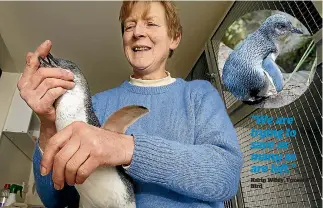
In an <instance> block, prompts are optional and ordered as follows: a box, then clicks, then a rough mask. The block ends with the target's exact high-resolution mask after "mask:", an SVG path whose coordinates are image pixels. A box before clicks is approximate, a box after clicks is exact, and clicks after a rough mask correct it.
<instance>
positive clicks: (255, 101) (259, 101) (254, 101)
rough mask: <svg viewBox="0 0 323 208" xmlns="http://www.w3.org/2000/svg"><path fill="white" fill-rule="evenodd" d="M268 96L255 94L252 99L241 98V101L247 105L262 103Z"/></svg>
mask: <svg viewBox="0 0 323 208" xmlns="http://www.w3.org/2000/svg"><path fill="white" fill-rule="evenodd" d="M268 98H269V96H266V97H260V96H257V97H254V99H253V100H242V102H243V103H244V104H247V105H257V104H259V103H262V102H263V101H265V100H266V99H268Z"/></svg>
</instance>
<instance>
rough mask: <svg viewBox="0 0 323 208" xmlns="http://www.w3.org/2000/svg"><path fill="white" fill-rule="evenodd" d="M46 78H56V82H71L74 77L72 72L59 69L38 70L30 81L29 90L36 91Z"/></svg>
mask: <svg viewBox="0 0 323 208" xmlns="http://www.w3.org/2000/svg"><path fill="white" fill-rule="evenodd" d="M47 78H56V79H58V80H66V81H72V80H73V78H74V75H73V73H72V72H70V71H68V70H65V69H60V68H39V70H38V71H37V72H36V73H35V74H34V75H33V76H32V77H31V79H30V84H29V85H30V88H31V89H33V90H34V89H36V88H37V87H38V86H39V85H40V84H42V83H43V81H44V80H46V79H47Z"/></svg>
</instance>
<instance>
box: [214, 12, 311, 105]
mask: <svg viewBox="0 0 323 208" xmlns="http://www.w3.org/2000/svg"><path fill="white" fill-rule="evenodd" d="M316 54H317V53H316V46H315V42H314V40H313V38H312V36H311V34H310V33H309V31H308V30H307V28H306V26H304V25H303V24H302V23H301V22H300V21H299V20H297V19H296V18H294V17H293V16H291V15H289V14H287V13H283V12H280V11H272V10H258V11H254V12H251V13H248V14H246V15H244V16H242V17H240V18H239V19H237V20H236V21H235V22H233V24H231V25H230V27H229V28H227V30H226V32H225V35H224V37H223V38H222V40H221V43H220V48H219V53H218V59H217V61H218V67H219V71H220V76H221V81H222V85H223V87H224V91H227V92H229V93H231V94H232V95H233V96H234V97H235V98H236V99H237V100H240V101H242V102H243V103H245V104H248V105H252V106H254V107H257V108H280V107H283V106H285V105H288V104H290V103H292V102H294V101H295V100H297V99H298V98H299V97H300V96H301V95H302V94H303V93H304V92H305V91H306V90H307V89H308V87H309V85H310V84H311V82H312V80H313V76H314V73H315V70H316V62H317V57H316Z"/></svg>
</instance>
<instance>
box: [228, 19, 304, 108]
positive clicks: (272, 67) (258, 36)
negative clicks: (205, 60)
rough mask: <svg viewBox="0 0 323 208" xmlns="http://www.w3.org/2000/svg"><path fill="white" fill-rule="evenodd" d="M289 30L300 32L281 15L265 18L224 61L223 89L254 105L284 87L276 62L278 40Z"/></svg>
mask: <svg viewBox="0 0 323 208" xmlns="http://www.w3.org/2000/svg"><path fill="white" fill-rule="evenodd" d="M289 33H297V34H303V32H302V31H301V30H300V29H298V28H296V27H294V26H293V25H292V23H291V22H290V21H289V20H288V19H287V18H286V17H285V16H284V15H281V14H275V15H272V16H270V17H268V18H267V19H266V20H265V21H264V23H263V24H262V25H261V26H260V27H259V28H258V29H257V30H256V31H255V32H254V33H252V34H250V35H249V36H248V37H247V38H246V39H245V40H244V41H243V42H242V43H241V44H240V45H239V46H238V47H237V48H236V49H235V50H233V51H232V53H231V54H230V55H229V57H228V59H227V60H226V62H225V64H224V67H223V73H222V80H223V85H224V86H225V88H226V89H227V90H228V91H230V92H231V93H232V94H233V95H234V96H235V97H236V98H237V99H238V100H241V101H242V102H244V103H246V104H257V103H260V102H262V101H263V100H265V99H267V98H268V97H269V96H271V95H272V90H274V92H275V93H279V92H280V91H282V89H283V75H282V73H281V71H280V69H279V67H278V66H277V64H276V63H275V59H276V58H277V56H278V53H279V51H278V46H277V40H279V38H280V37H282V36H284V35H287V34H289Z"/></svg>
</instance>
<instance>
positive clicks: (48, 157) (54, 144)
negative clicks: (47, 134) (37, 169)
mask: <svg viewBox="0 0 323 208" xmlns="http://www.w3.org/2000/svg"><path fill="white" fill-rule="evenodd" d="M72 134H73V126H72V125H69V126H67V127H66V128H64V129H62V130H61V131H59V132H57V133H56V134H55V135H54V136H53V137H51V138H50V139H49V141H48V143H47V145H46V148H45V151H44V154H43V158H42V160H41V163H40V164H41V174H42V175H47V174H48V173H49V172H50V171H51V170H52V167H53V163H54V158H55V155H56V154H57V153H58V152H59V150H60V149H61V148H62V147H63V146H64V145H65V144H66V143H67V142H68V140H70V139H71V137H72Z"/></svg>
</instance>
